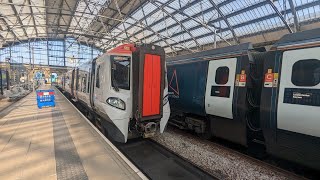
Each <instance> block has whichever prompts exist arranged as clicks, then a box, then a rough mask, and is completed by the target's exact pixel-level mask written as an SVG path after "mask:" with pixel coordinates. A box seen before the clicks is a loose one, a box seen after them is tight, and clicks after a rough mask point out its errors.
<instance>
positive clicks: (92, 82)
mask: <svg viewBox="0 0 320 180" xmlns="http://www.w3.org/2000/svg"><path fill="white" fill-rule="evenodd" d="M96 60H97V59H93V61H92V67H91V70H92V71H91V74H90V77H91V78H90V95H89V97H90V105H91V107H92V108H94V87H95V74H96ZM89 71H90V70H89Z"/></svg>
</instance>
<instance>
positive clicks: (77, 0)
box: [66, 0, 80, 32]
mask: <svg viewBox="0 0 320 180" xmlns="http://www.w3.org/2000/svg"><path fill="white" fill-rule="evenodd" d="M79 2H80V0H76V5H75V6H74V9H75V10H74V11H71V15H70V16H71V18H70V21H69V23H68V26H67V29H66V31H67V32H68V30H69V28H70V25H71V22H72V20H73V16H74V14H75V13H76V9H77V8H78V5H79Z"/></svg>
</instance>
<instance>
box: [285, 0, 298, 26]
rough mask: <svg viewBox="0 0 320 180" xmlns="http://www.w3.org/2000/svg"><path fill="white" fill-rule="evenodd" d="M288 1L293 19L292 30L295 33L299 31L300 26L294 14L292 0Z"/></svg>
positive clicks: (294, 8) (294, 9) (295, 13)
mask: <svg viewBox="0 0 320 180" xmlns="http://www.w3.org/2000/svg"><path fill="white" fill-rule="evenodd" d="M288 1H289V5H290V9H291V13H292V15H293V19H294V29H295V31H296V32H299V31H300V24H299V20H298V15H297V12H296V7H295V5H294V3H293V1H292V0H288Z"/></svg>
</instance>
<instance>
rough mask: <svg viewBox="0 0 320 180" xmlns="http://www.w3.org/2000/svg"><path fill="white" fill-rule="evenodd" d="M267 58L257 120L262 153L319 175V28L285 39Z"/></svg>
mask: <svg viewBox="0 0 320 180" xmlns="http://www.w3.org/2000/svg"><path fill="white" fill-rule="evenodd" d="M266 58H267V59H266V60H265V65H264V69H263V73H264V83H263V90H262V93H261V116H260V120H261V126H262V130H263V133H264V137H265V142H266V148H267V151H268V152H269V153H270V154H273V155H275V156H278V157H282V158H285V159H289V160H291V161H295V162H298V163H301V164H304V165H307V166H309V167H313V168H316V169H319V170H320V154H319V152H320V29H314V30H309V31H304V32H300V33H295V34H288V35H285V36H284V37H283V38H282V39H280V41H279V42H277V43H276V44H275V45H274V46H273V47H272V48H271V51H270V52H268V55H267V57H266Z"/></svg>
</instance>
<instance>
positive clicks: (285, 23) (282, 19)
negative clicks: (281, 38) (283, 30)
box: [266, 0, 293, 33]
mask: <svg viewBox="0 0 320 180" xmlns="http://www.w3.org/2000/svg"><path fill="white" fill-rule="evenodd" d="M266 1H267V2H268V3H269V4H270V6H271V7H272V9H273V10H274V11H275V12H276V14H277V15H278V17H279V18H280V19H281V21H282V22H283V24H284V25H285V26H286V27H287V29H288V31H289V33H293V31H292V29H291V27H290V26H289V24H288V23H287V21H286V20H285V19H284V17H283V15H282V14H281V12H280V11H279V10H278V8H277V7H276V6H275V4H274V3H273V1H272V0H266Z"/></svg>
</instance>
